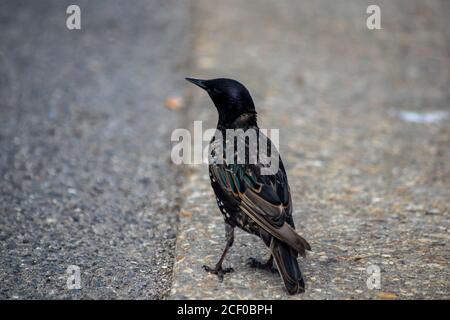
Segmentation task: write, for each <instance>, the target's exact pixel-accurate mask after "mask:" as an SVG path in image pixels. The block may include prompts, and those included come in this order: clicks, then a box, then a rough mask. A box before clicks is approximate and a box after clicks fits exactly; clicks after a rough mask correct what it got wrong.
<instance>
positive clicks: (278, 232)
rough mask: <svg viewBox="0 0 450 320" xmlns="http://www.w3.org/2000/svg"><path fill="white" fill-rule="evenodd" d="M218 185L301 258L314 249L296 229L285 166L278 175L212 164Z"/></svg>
mask: <svg viewBox="0 0 450 320" xmlns="http://www.w3.org/2000/svg"><path fill="white" fill-rule="evenodd" d="M211 173H212V175H213V177H214V178H215V180H216V181H217V182H218V183H219V185H220V186H221V187H222V188H223V189H225V190H226V191H228V193H230V194H232V195H233V197H234V198H236V200H238V201H239V202H240V208H241V209H242V211H244V213H245V214H247V215H248V216H249V217H250V218H251V219H252V220H253V221H255V222H256V223H257V224H258V225H259V226H260V227H261V228H263V229H264V230H265V231H267V232H268V233H270V234H271V235H272V236H274V237H276V238H278V239H279V240H281V241H283V242H285V243H286V244H288V245H290V246H291V247H292V248H294V249H295V250H296V251H298V252H299V253H300V254H301V255H305V250H311V248H310V246H309V244H308V242H306V240H305V239H303V238H302V237H301V236H299V235H298V234H297V233H296V232H295V230H294V229H293V222H292V216H291V207H292V206H291V198H290V192H289V186H288V184H287V178H286V173H285V171H284V168H283V167H282V165H281V166H280V169H279V170H278V172H277V173H276V174H275V175H261V167H260V166H259V165H238V164H230V165H226V164H225V165H219V166H217V165H213V166H211Z"/></svg>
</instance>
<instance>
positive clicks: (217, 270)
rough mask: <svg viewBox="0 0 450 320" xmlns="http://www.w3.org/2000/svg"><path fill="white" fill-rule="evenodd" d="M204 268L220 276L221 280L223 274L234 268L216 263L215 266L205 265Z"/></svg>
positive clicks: (221, 279) (220, 279)
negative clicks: (223, 266)
mask: <svg viewBox="0 0 450 320" xmlns="http://www.w3.org/2000/svg"><path fill="white" fill-rule="evenodd" d="M203 269H205V271H206V272H209V273H212V274H215V275H217V278H219V281H220V282H222V281H223V276H224V274H225V273H230V272H233V271H234V269H233V268H225V269H224V268H222V266H221V265H216V266H215V267H214V268H211V267H208V266H207V265H203Z"/></svg>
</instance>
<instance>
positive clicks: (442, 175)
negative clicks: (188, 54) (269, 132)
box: [170, 0, 450, 299]
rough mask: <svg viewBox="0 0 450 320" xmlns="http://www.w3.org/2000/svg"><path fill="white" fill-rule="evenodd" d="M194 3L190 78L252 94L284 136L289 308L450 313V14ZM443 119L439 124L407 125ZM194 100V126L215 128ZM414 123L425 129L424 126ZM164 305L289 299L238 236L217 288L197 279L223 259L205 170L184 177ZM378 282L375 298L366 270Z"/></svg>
mask: <svg viewBox="0 0 450 320" xmlns="http://www.w3.org/2000/svg"><path fill="white" fill-rule="evenodd" d="M379 3H380V6H381V10H382V28H383V29H382V30H378V31H369V30H367V29H366V26H365V20H366V14H365V11H366V8H367V6H368V4H369V2H367V1H345V2H344V1H342V2H341V1H290V0H282V1H220V2H214V3H213V2H210V1H206V0H205V1H198V2H195V8H194V9H195V10H194V12H195V16H194V21H196V25H195V28H194V32H195V46H194V48H195V50H194V55H193V59H194V62H193V67H192V74H190V76H193V77H198V78H209V77H231V78H235V79H238V80H240V81H242V82H243V83H244V84H246V85H247V86H248V88H249V89H250V91H251V92H252V94H253V96H254V99H255V103H256V106H257V110H258V111H259V123H260V126H261V127H264V128H281V131H280V136H281V139H280V140H281V143H280V144H281V153H282V156H283V159H284V161H285V165H286V167H287V169H288V176H289V179H290V185H291V190H292V196H293V202H294V216H295V220H296V225H297V229H298V231H299V233H301V234H302V235H303V236H304V237H305V238H306V239H307V240H308V241H309V242H310V243H311V245H312V248H313V253H311V254H309V255H308V257H307V258H306V259H300V265H301V267H302V269H303V271H304V273H305V277H306V281H307V291H306V293H305V294H304V295H299V296H295V297H291V298H293V299H363V298H369V299H393V298H394V299H395V298H401V299H409V298H426V299H431V298H447V299H448V298H450V288H449V287H450V283H449V282H450V280H449V279H450V274H449V259H450V251H449V238H450V236H449V230H448V229H449V213H450V212H449V211H450V203H449V199H450V191H449V190H450V188H449V183H450V149H449V147H448V146H449V145H450V125H449V122H448V112H449V102H450V101H449V92H448V88H449V69H448V65H449V55H448V52H449V45H450V42H449V28H448V21H447V18H448V15H449V13H450V11H449V5H448V3H447V2H445V1H380V2H379ZM405 110H407V111H411V112H415V113H418V114H419V115H424V114H427V113H428V112H435V111H443V112H444V113H446V115H447V116H446V117H447V120H446V119H445V117H444V118H443V119H442V121H439V122H436V123H420V122H419V123H416V122H406V121H404V120H402V119H404V118H402V117H399V116H398V115H399V112H401V111H405ZM216 117H217V116H216V111H215V109H214V107H213V106H212V103H211V102H210V100H209V98H208V97H207V96H206V94H205V93H204V92H201V91H200V90H198V89H196V88H192V100H191V109H190V110H189V120H194V119H195V120H203V121H205V124H204V127H205V128H206V127H215V121H216V120H215V119H216ZM419 118H420V117H419ZM183 192H184V193H183V196H184V197H185V198H186V201H185V204H184V205H183V208H182V210H181V211H180V225H179V233H178V237H177V246H176V258H175V259H176V262H175V266H174V282H173V287H172V290H171V295H170V298H172V299H179V298H224V299H228V298H233V299H236V298H243V299H252V298H275V299H285V298H288V296H287V295H286V293H285V291H284V289H283V286H282V283H281V279H280V278H279V277H278V276H277V275H273V274H270V273H268V272H263V271H255V270H252V269H250V268H249V267H247V266H246V260H247V259H248V258H249V257H257V258H261V259H262V258H266V257H267V256H268V252H267V250H266V249H265V248H264V246H263V244H262V243H261V241H259V240H258V239H257V238H254V237H252V236H249V235H246V234H244V233H243V232H238V233H237V234H236V241H235V245H234V246H233V248H232V249H231V251H230V253H229V255H228V257H227V259H226V260H225V263H224V264H225V266H232V267H233V268H234V269H235V272H234V273H232V274H227V275H226V276H225V280H224V282H223V283H219V282H218V281H217V278H216V277H215V276H212V275H210V274H207V273H206V272H204V271H203V270H202V269H201V266H202V265H203V264H214V263H215V262H216V261H217V259H218V258H219V256H220V253H221V252H222V249H223V247H224V244H225V242H224V227H223V222H222V217H221V215H220V213H219V211H218V209H217V208H216V205H215V201H214V197H213V192H212V190H211V189H210V187H209V181H208V176H207V168H206V166H199V167H193V168H190V169H189V178H188V181H187V183H186V184H185V187H184V191H183ZM370 265H377V266H379V267H380V269H381V289H380V290H369V289H368V288H367V286H366V280H367V278H368V274H367V273H366V269H367V267H368V266H370Z"/></svg>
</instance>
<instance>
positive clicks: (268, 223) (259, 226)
mask: <svg viewBox="0 0 450 320" xmlns="http://www.w3.org/2000/svg"><path fill="white" fill-rule="evenodd" d="M186 80H188V81H190V82H192V83H194V84H195V85H197V86H199V87H200V88H202V89H204V90H206V92H207V93H208V94H209V96H210V98H211V99H212V101H213V103H214V105H215V106H216V108H217V111H218V114H219V120H218V123H217V130H216V132H220V133H221V135H219V136H221V137H223V138H222V139H221V140H220V138H218V136H217V135H216V136H214V137H213V138H212V140H211V142H210V162H209V176H210V180H211V186H212V188H213V190H214V193H215V195H216V200H217V205H218V206H219V209H220V211H221V212H222V214H223V217H224V220H225V231H226V241H227V243H226V246H225V249H224V251H223V253H222V255H221V257H220V259H219V261H218V262H217V264H216V265H215V266H214V267H209V266H203V268H204V269H205V270H206V271H208V272H210V273H213V274H216V275H217V276H218V277H219V280H220V281H222V280H223V276H224V274H225V273H228V272H232V271H233V269H232V268H223V267H222V262H223V260H224V258H225V256H226V254H227V252H228V250H229V249H230V247H231V246H232V245H233V241H234V228H235V227H236V226H237V227H239V228H241V229H242V230H244V231H246V232H249V233H250V234H253V235H256V236H258V237H259V238H261V239H262V240H263V242H264V243H265V245H266V246H267V247H268V248H269V249H270V252H271V255H270V258H269V260H268V261H267V262H265V263H262V262H259V261H257V260H256V259H253V258H250V260H249V264H250V266H252V267H255V268H262V269H266V270H271V271H272V272H276V271H277V270H278V272H279V273H280V275H281V277H282V279H283V282H284V285H285V287H286V290H287V292H288V293H289V294H297V293H301V292H304V291H305V282H304V279H303V276H302V273H301V271H300V268H299V265H298V262H297V256H298V254H300V255H301V256H303V257H304V256H305V255H306V250H311V247H310V245H309V244H308V242H307V241H306V240H305V239H303V238H302V237H301V236H300V235H298V234H297V233H296V232H295V231H294V230H295V226H294V220H293V218H292V200H291V194H290V189H289V184H288V180H287V176H286V170H285V169H284V166H283V162H282V161H281V158H280V157H279V155H278V153H276V155H277V158H276V159H277V160H278V166H277V168H276V170H274V172H273V173H271V174H263V173H262V172H263V169H264V168H265V167H267V165H268V164H267V163H263V162H262V161H261V160H260V158H259V154H260V151H261V148H266V149H269V150H268V152H267V153H266V154H271V152H277V151H276V150H274V149H275V148H274V147H271V146H272V144H271V141H270V140H269V139H268V138H267V137H265V136H264V137H265V138H266V139H267V141H268V142H269V143H268V144H267V143H264V144H263V145H261V143H260V140H259V139H257V141H256V143H257V154H258V157H257V158H256V161H250V155H249V154H250V153H251V150H250V149H251V148H250V147H251V145H250V142H249V141H248V140H250V139H246V137H245V136H244V139H245V142H244V145H245V149H244V151H245V153H246V154H245V155H244V158H240V159H241V160H242V159H243V161H241V162H239V161H236V157H239V156H242V155H241V154H239V152H241V153H242V149H240V150H239V148H238V150H237V151H236V148H235V147H234V146H233V148H232V149H228V148H227V144H229V143H230V140H228V139H225V137H227V131H229V130H235V131H237V130H238V129H240V132H244V133H246V132H248V130H253V131H254V132H256V135H257V136H258V137H259V136H260V135H263V133H262V132H261V131H260V129H259V128H258V125H257V117H256V111H255V105H254V103H253V100H252V97H251V96H250V93H249V92H248V90H247V89H246V88H245V87H244V86H243V85H242V84H241V83H239V82H238V81H236V80H232V79H223V78H221V79H212V80H200V79H192V78H186ZM238 139H239V137H237V138H234V137H233V142H234V143H235V144H236V140H238ZM217 146H220V147H221V149H219V150H221V151H220V152H217V150H218V148H217ZM227 152H232V153H233V154H232V156H229V157H227ZM229 155H230V154H229ZM230 159H231V160H232V161H230ZM219 160H220V161H219Z"/></svg>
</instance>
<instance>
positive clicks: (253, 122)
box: [217, 112, 258, 130]
mask: <svg viewBox="0 0 450 320" xmlns="http://www.w3.org/2000/svg"><path fill="white" fill-rule="evenodd" d="M249 128H258V123H257V117H256V112H252V113H243V114H241V115H239V116H238V117H237V118H236V119H234V120H232V121H222V119H221V118H220V116H219V122H218V124H217V129H219V130H226V129H243V130H247V129H249Z"/></svg>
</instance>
